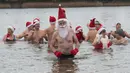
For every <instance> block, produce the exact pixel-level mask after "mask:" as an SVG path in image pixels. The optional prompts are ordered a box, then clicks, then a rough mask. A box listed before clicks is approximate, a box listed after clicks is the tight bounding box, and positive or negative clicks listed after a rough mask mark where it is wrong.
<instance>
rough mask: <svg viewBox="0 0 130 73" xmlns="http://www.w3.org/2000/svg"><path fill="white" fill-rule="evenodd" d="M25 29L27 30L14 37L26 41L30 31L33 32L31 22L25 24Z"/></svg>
mask: <svg viewBox="0 0 130 73" xmlns="http://www.w3.org/2000/svg"><path fill="white" fill-rule="evenodd" d="M26 27H27V29H26V30H25V31H24V32H22V33H21V34H19V35H17V36H16V38H17V39H21V38H23V37H24V40H25V41H27V40H28V34H29V32H30V31H31V30H33V27H34V25H33V24H32V22H26Z"/></svg>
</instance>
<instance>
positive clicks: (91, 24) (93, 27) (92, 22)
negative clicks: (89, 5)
mask: <svg viewBox="0 0 130 73" xmlns="http://www.w3.org/2000/svg"><path fill="white" fill-rule="evenodd" d="M87 26H88V28H89V29H96V27H95V18H93V19H92V20H90V24H87Z"/></svg>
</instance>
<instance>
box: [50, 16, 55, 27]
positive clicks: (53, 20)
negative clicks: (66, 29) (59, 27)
mask: <svg viewBox="0 0 130 73" xmlns="http://www.w3.org/2000/svg"><path fill="white" fill-rule="evenodd" d="M49 22H50V24H51V26H55V24H56V18H55V17H54V16H50V17H49Z"/></svg>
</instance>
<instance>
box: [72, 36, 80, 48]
mask: <svg viewBox="0 0 130 73" xmlns="http://www.w3.org/2000/svg"><path fill="white" fill-rule="evenodd" d="M73 41H74V43H75V48H79V46H80V45H79V41H78V39H77V37H76V35H75V34H74V36H73Z"/></svg>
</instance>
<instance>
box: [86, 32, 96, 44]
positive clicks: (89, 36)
mask: <svg viewBox="0 0 130 73" xmlns="http://www.w3.org/2000/svg"><path fill="white" fill-rule="evenodd" d="M96 34H97V30H89V32H88V35H87V36H88V41H90V42H91V43H92V42H93V41H94V39H95V37H96Z"/></svg>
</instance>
